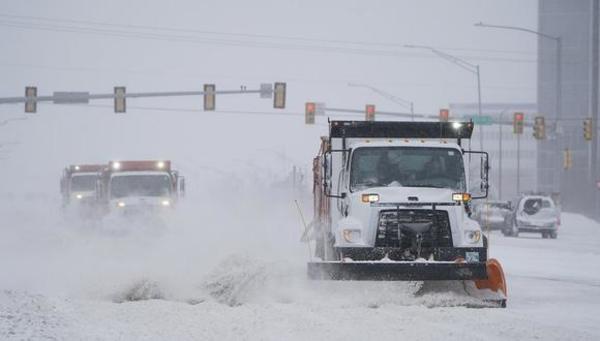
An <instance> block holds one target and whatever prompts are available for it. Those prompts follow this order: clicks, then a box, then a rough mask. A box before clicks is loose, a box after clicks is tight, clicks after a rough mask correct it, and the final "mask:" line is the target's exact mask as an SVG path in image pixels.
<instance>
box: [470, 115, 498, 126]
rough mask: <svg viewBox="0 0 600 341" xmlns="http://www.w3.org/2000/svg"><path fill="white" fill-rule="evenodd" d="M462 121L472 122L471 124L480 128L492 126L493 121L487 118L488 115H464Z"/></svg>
mask: <svg viewBox="0 0 600 341" xmlns="http://www.w3.org/2000/svg"><path fill="white" fill-rule="evenodd" d="M463 119H464V120H465V121H473V123H475V124H477V125H480V126H490V125H492V124H494V120H493V119H492V116H488V115H481V116H479V115H465V116H463Z"/></svg>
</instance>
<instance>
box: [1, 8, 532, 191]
mask: <svg viewBox="0 0 600 341" xmlns="http://www.w3.org/2000/svg"><path fill="white" fill-rule="evenodd" d="M536 7H537V2H536V1H532V0H528V1H522V0H518V1H505V0H503V1H480V0H476V1H475V0H474V1H466V0H463V1H345V0H344V1H327V2H326V1H266V0H263V1H252V2H250V1H211V2H200V1H187V2H184V1H168V2H166V1H147V0H146V1H122V0H119V1H116V0H106V1H81V0H71V1H67V0H62V1H25V0H20V1H10V2H7V1H4V2H3V6H2V9H1V10H0V51H2V54H0V72H1V74H2V82H0V96H15V95H22V94H23V92H24V87H25V86H26V85H37V86H38V88H39V93H40V94H49V93H52V92H53V91H64V90H79V91H91V92H104V93H106V92H112V88H113V87H114V86H116V85H125V86H127V91H128V92H140V91H164V90H199V89H202V84H203V83H212V82H214V83H216V84H217V87H218V89H227V88H234V89H238V88H239V86H240V85H242V84H244V85H247V86H248V87H249V88H251V87H257V86H258V84H260V83H261V82H273V81H286V82H287V83H288V98H287V100H288V101H287V107H286V109H285V110H284V111H283V115H272V113H274V112H275V110H274V109H273V108H272V101H270V100H261V99H259V98H258V96H257V95H247V96H242V97H240V96H230V97H227V96H218V97H217V109H218V110H219V112H216V113H211V112H203V111H202V99H201V98H198V97H191V98H169V99H137V100H136V99H128V101H127V106H128V110H127V114H125V115H115V114H114V113H113V110H112V102H111V101H109V100H107V101H100V102H93V103H92V104H91V105H89V106H86V105H79V106H59V105H52V104H47V103H41V104H39V106H38V114H37V115H27V116H26V115H25V114H23V105H22V104H20V105H1V106H0V121H2V120H5V119H7V118H23V117H27V120H25V121H15V122H10V123H9V124H7V125H4V126H0V162H2V167H0V189H1V190H4V191H6V192H15V193H19V192H27V191H42V192H44V193H48V194H49V195H56V196H58V190H57V182H58V178H59V177H60V170H61V169H62V168H63V167H64V166H65V165H68V164H71V163H85V162H89V163H96V162H103V163H104V162H107V161H108V160H119V159H121V160H123V159H171V160H173V161H174V164H175V165H176V167H178V168H179V169H181V170H182V171H183V172H184V173H185V174H186V175H187V176H188V180H190V181H189V183H190V193H202V191H203V188H204V187H203V183H207V184H210V183H211V182H213V181H214V176H215V174H219V173H220V174H230V173H232V172H233V173H238V174H240V176H242V177H244V178H247V179H254V178H261V177H262V178H269V179H271V180H274V179H276V176H282V175H285V172H286V171H288V170H289V169H290V168H291V165H290V163H292V162H293V163H294V164H296V165H300V166H301V167H304V169H305V170H306V171H307V172H308V171H309V170H310V167H311V166H310V164H311V160H312V158H313V156H314V153H315V152H316V151H317V149H318V143H319V136H321V135H324V134H326V132H327V125H326V120H325V118H323V117H320V118H318V120H317V124H316V125H315V126H306V125H304V119H303V117H302V115H303V109H304V103H305V102H306V101H313V100H314V101H322V102H326V104H327V105H328V106H330V107H345V108H357V109H359V108H364V105H365V104H367V103H372V104H376V105H377V108H378V110H389V111H392V110H393V111H400V110H403V109H402V108H400V107H398V106H397V105H396V104H394V103H392V102H389V101H387V100H386V99H384V98H382V97H380V96H378V95H377V94H374V93H372V92H370V91H369V90H366V89H361V88H350V87H348V86H347V83H348V82H357V83H365V84H369V85H371V86H375V87H378V88H381V89H382V90H384V91H387V92H389V93H391V94H394V95H396V96H399V97H403V98H406V99H409V100H412V101H414V102H415V108H416V111H417V112H429V113H434V112H436V111H437V110H438V109H439V108H441V107H445V106H447V105H448V104H449V103H453V102H475V101H476V98H477V97H476V94H477V93H476V87H475V84H476V83H475V77H474V75H472V74H470V73H468V72H466V71H464V70H462V69H460V68H459V67H457V66H455V65H453V64H450V63H448V62H446V61H444V60H441V59H439V58H437V57H435V56H433V55H432V54H430V53H427V52H425V51H414V50H410V49H404V48H402V46H403V45H404V44H426V45H433V46H435V47H438V48H440V49H444V50H445V51H447V52H449V53H453V54H457V55H459V56H461V57H463V58H466V59H469V60H470V61H472V62H473V63H479V64H481V71H482V84H483V100H484V101H493V102H497V101H517V102H522V101H532V102H533V101H535V98H536V93H535V92H536V90H535V81H536V64H535V59H536V40H535V37H532V36H531V35H527V34H519V33H515V32H507V31H494V30H489V29H481V28H476V27H474V26H473V23H475V22H478V21H480V20H482V21H485V22H489V23H497V24H507V25H518V26H524V27H532V28H535V27H536V26H537V23H536ZM24 16H25V17H24ZM32 17H36V18H32ZM98 23H100V24H98ZM139 26H144V28H143V29H142V28H140V27H139ZM208 31H210V32H212V33H207V32H208ZM257 35H260V37H259V36H257ZM265 36H270V37H268V38H267V37H265ZM271 36H281V37H285V38H277V39H275V38H273V37H271ZM325 40H326V41H327V42H325ZM342 41H346V43H341V42H342ZM347 41H351V42H354V43H356V42H360V44H354V43H353V44H349V43H347ZM375 43H377V44H381V45H375ZM264 46H268V47H269V48H265V47H264ZM140 107H142V108H140ZM156 108H161V109H156ZM173 109H176V110H173ZM194 110H195V111H194ZM222 111H238V112H244V113H246V112H255V113H254V114H235V113H231V112H229V113H226V112H222ZM256 112H262V113H259V114H257V113H256ZM264 113H266V114H264ZM338 118H341V117H338ZM343 118H345V119H348V118H349V117H348V116H346V117H343ZM355 119H362V117H355ZM281 169H283V171H281ZM272 175H273V176H272ZM17 177H18V178H19V179H21V180H22V181H12V180H11V179H15V178H17ZM194 186H196V188H194Z"/></svg>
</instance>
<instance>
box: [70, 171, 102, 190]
mask: <svg viewBox="0 0 600 341" xmlns="http://www.w3.org/2000/svg"><path fill="white" fill-rule="evenodd" d="M96 178H97V176H96V175H95V174H86V175H83V174H81V175H73V177H72V178H71V191H72V192H91V191H93V190H94V189H95V188H96Z"/></svg>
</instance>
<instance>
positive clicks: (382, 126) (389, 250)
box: [308, 121, 506, 306]
mask: <svg viewBox="0 0 600 341" xmlns="http://www.w3.org/2000/svg"><path fill="white" fill-rule="evenodd" d="M472 131H473V123H472V122H369V121H331V122H330V127H329V136H327V137H323V138H322V139H321V140H322V141H321V147H320V151H319V154H318V155H317V157H316V158H315V159H314V161H313V172H314V187H313V193H314V220H313V222H312V224H311V225H312V226H313V232H312V239H314V240H315V242H316V245H315V258H314V259H313V260H311V261H310V262H309V263H308V275H309V277H310V278H311V279H332V280H392V281H393V280H406V281H442V280H449V281H473V283H474V284H475V286H476V290H479V291H481V292H483V291H490V292H493V293H494V295H493V296H494V299H495V301H496V302H497V303H499V304H500V305H501V306H505V305H506V283H505V278H504V273H503V271H502V267H501V265H500V263H499V262H497V261H496V260H494V259H488V254H487V241H486V237H485V236H484V235H483V233H482V230H481V227H480V226H479V224H478V223H477V222H476V221H475V220H473V219H471V218H470V204H471V200H473V199H482V198H485V197H486V196H487V191H488V190H487V188H488V185H487V181H488V169H489V167H488V160H487V158H488V155H487V153H485V152H477V151H469V150H465V148H464V147H463V145H464V142H465V140H468V139H470V137H471V134H472ZM470 171H473V172H474V173H477V174H469V173H470ZM469 176H476V177H478V180H477V184H476V185H475V186H473V185H471V186H470V185H469V184H470V183H469ZM469 188H471V189H472V188H477V189H478V192H479V194H477V195H476V194H475V193H469Z"/></svg>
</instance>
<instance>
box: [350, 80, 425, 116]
mask: <svg viewBox="0 0 600 341" xmlns="http://www.w3.org/2000/svg"><path fill="white" fill-rule="evenodd" d="M348 86H350V87H354V88H367V89H369V90H371V91H373V92H374V93H376V94H378V95H380V96H383V97H385V98H386V99H388V100H390V101H392V102H394V103H396V104H398V105H400V106H402V107H404V108H408V109H410V117H411V120H412V121H414V120H415V107H414V103H413V102H411V101H407V100H405V99H403V98H400V97H398V96H394V95H392V94H389V93H387V92H385V91H383V90H380V89H377V88H376V87H373V86H370V85H367V84H359V83H348Z"/></svg>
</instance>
